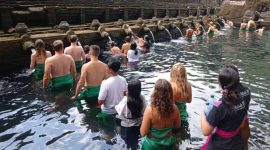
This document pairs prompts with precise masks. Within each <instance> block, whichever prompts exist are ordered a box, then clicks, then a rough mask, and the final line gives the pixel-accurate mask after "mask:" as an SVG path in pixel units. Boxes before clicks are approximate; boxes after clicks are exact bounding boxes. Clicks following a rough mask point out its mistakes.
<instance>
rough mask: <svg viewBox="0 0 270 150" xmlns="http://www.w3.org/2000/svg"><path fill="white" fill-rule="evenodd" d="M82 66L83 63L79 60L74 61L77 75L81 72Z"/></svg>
mask: <svg viewBox="0 0 270 150" xmlns="http://www.w3.org/2000/svg"><path fill="white" fill-rule="evenodd" d="M82 65H83V63H82V61H81V60H79V61H75V67H76V71H77V73H80V72H81V68H82Z"/></svg>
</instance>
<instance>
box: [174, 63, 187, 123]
mask: <svg viewBox="0 0 270 150" xmlns="http://www.w3.org/2000/svg"><path fill="white" fill-rule="evenodd" d="M170 76H171V85H172V89H173V100H174V102H175V104H176V106H177V107H178V109H179V111H180V118H181V121H183V122H187V118H188V113H187V110H186V103H190V102H191V100H192V90H191V84H190V83H189V82H188V81H187V73H186V68H185V66H184V65H183V64H180V63H177V64H175V65H173V67H172V69H171V75H170Z"/></svg>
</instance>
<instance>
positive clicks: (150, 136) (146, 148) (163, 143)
mask: <svg viewBox="0 0 270 150" xmlns="http://www.w3.org/2000/svg"><path fill="white" fill-rule="evenodd" d="M172 98H173V92H172V87H171V84H170V82H168V81H167V80H165V79H159V80H158V81H157V82H156V84H155V88H154V91H153V94H152V96H151V104H150V105H149V106H147V107H146V110H145V112H144V115H143V121H142V125H141V128H140V133H141V135H142V137H144V141H143V145H142V149H143V150H157V149H158V150H172V149H174V146H175V144H176V143H175V134H174V133H173V131H172V130H173V129H174V128H180V117H179V111H178V109H177V107H176V105H175V104H174V102H173V100H172Z"/></svg>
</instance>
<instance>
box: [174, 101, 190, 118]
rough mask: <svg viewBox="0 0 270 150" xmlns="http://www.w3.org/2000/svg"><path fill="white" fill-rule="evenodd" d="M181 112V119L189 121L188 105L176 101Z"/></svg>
mask: <svg viewBox="0 0 270 150" xmlns="http://www.w3.org/2000/svg"><path fill="white" fill-rule="evenodd" d="M175 104H176V106H177V108H178V110H179V112H180V119H181V121H187V118H188V113H187V106H186V103H184V102H175Z"/></svg>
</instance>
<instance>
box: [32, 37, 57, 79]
mask: <svg viewBox="0 0 270 150" xmlns="http://www.w3.org/2000/svg"><path fill="white" fill-rule="evenodd" d="M35 48H36V51H35V52H34V53H33V54H32V55H31V64H30V69H31V70H33V69H35V72H34V73H33V74H32V77H33V78H34V79H36V80H41V79H42V78H43V74H44V64H45V60H46V59H47V58H48V57H51V56H52V54H51V52H50V51H46V50H45V43H44V42H43V40H41V39H38V40H36V42H35Z"/></svg>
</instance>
